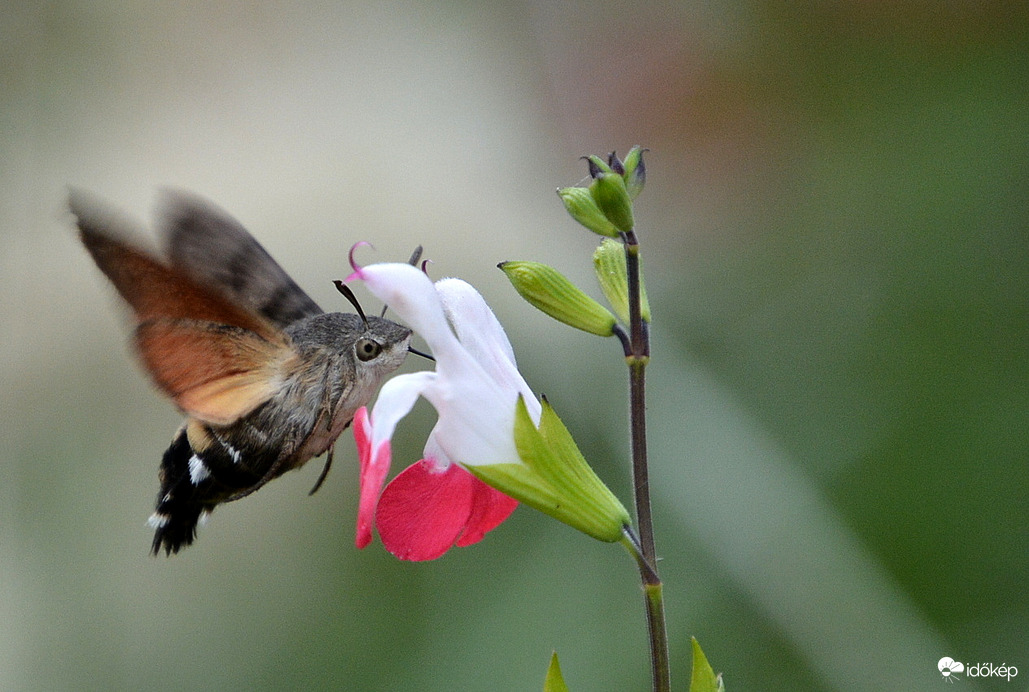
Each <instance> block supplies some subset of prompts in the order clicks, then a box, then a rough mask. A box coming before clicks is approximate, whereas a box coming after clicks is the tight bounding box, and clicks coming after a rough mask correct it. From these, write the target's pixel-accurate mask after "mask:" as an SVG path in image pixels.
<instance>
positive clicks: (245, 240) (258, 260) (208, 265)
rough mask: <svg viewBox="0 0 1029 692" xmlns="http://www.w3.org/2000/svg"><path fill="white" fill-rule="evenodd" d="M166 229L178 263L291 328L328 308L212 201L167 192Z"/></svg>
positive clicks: (163, 225) (163, 207) (163, 211)
mask: <svg viewBox="0 0 1029 692" xmlns="http://www.w3.org/2000/svg"><path fill="white" fill-rule="evenodd" d="M160 227H161V229H162V232H163V233H164V234H165V242H166V243H167V245H168V256H169V258H170V259H171V263H172V266H173V267H175V268H177V269H180V270H182V271H183V272H185V273H187V274H190V275H192V276H194V277H196V278H197V279H198V280H200V281H201V282H203V283H207V284H211V285H213V286H216V287H217V288H218V289H219V290H220V291H222V292H224V293H225V294H226V295H228V296H229V297H230V298H232V299H233V300H234V301H236V302H237V303H239V304H240V305H242V306H244V307H246V308H249V309H250V310H253V311H254V312H256V313H258V314H260V315H263V316H264V317H265V318H267V319H269V320H271V321H272V322H273V323H275V324H277V325H279V326H280V327H286V326H288V325H290V324H292V323H294V322H296V321H297V320H299V319H301V318H304V317H308V316H310V315H318V314H321V312H322V309H321V308H320V307H318V305H317V304H316V303H315V302H314V301H313V300H311V298H310V296H308V295H307V294H306V293H304V291H303V289H301V288H300V287H299V286H297V284H296V282H294V281H293V279H291V278H290V277H289V274H287V273H286V272H285V270H284V269H283V268H282V267H280V266H279V265H278V263H277V262H276V261H275V260H274V259H272V256H271V255H269V254H268V252H267V251H266V250H265V249H264V248H263V247H262V246H261V244H260V243H258V242H257V241H256V240H255V239H254V237H253V236H251V235H250V234H249V233H248V232H247V230H246V229H245V228H243V226H242V225H241V224H240V223H239V222H238V221H236V220H235V219H234V218H232V217H231V216H229V215H228V214H227V213H225V212H224V211H222V210H221V209H219V208H218V207H217V206H215V205H213V204H211V203H210V202H208V201H206V200H204V199H202V198H200V197H197V196H195V195H191V194H187V193H184V192H177V191H165V193H164V199H163V200H162V204H161V214H160Z"/></svg>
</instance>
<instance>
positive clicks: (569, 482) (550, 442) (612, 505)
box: [467, 397, 631, 543]
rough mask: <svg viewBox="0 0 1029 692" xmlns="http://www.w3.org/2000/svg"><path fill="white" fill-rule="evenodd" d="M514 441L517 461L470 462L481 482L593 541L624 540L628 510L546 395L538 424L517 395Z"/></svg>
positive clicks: (470, 469) (470, 468) (472, 471)
mask: <svg viewBox="0 0 1029 692" xmlns="http://www.w3.org/2000/svg"><path fill="white" fill-rule="evenodd" d="M514 436H515V445H516V446H517V448H518V456H519V457H520V458H521V461H522V463H520V464H489V465H485V466H469V467H467V468H468V470H469V471H470V472H471V473H473V474H474V475H475V476H477V477H478V478H479V479H480V480H482V481H483V482H484V483H486V484H488V485H490V486H492V487H494V488H496V489H497V490H499V491H501V492H502V493H504V494H506V495H509V496H511V497H513V498H514V499H516V500H518V501H519V502H522V503H524V504H526V505H529V506H530V507H532V508H534V509H537V510H539V511H540V512H543V513H544V514H548V515H550V516H552V517H554V518H555V519H557V520H558V521H561V522H564V523H565V524H568V525H569V526H571V527H572V528H574V529H578V530H579V531H582V532H583V533H585V534H587V535H588V536H592V537H593V538H596V539H597V540H601V541H607V542H609V543H614V542H617V541H620V540H622V527H623V526H627V525H629V524H630V523H631V520H630V519H629V513H628V512H627V511H626V510H625V507H624V506H622V503H621V502H619V501H618V498H617V497H615V495H614V493H612V492H611V491H610V490H609V489H608V487H607V486H606V485H604V483H603V482H602V481H601V480H600V479H599V478H597V475H596V474H595V473H593V469H591V468H590V467H589V464H587V463H586V460H585V459H584V458H583V456H582V453H581V452H580V451H579V448H578V447H577V446H576V445H575V440H573V439H572V436H571V434H570V433H569V432H568V429H567V428H566V427H565V426H564V424H563V423H562V422H561V419H560V418H558V417H557V414H556V413H554V410H553V408H551V406H550V404H549V403H548V402H547V401H546V400H545V399H544V400H543V412H542V415H541V416H540V424H539V427H538V428H537V427H536V425H535V424H534V423H533V422H532V418H531V417H530V416H529V412H528V410H527V409H526V407H525V401H524V399H522V398H521V397H519V400H518V405H517V408H516V410H515V429H514Z"/></svg>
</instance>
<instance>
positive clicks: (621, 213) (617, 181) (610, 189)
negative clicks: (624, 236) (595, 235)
mask: <svg viewBox="0 0 1029 692" xmlns="http://www.w3.org/2000/svg"><path fill="white" fill-rule="evenodd" d="M588 189H589V191H590V195H591V196H592V197H593V201H594V202H596V203H597V207H599V208H600V211H601V212H602V213H603V214H604V216H605V217H607V220H608V221H610V222H611V223H612V224H613V225H614V227H615V228H617V229H618V230H619V231H624V232H625V233H628V232H629V231H631V230H632V229H633V227H634V226H635V225H636V222H635V220H633V217H632V200H631V199H629V193H628V191H627V190H626V188H625V179H624V178H622V176H620V175H618V174H617V173H613V172H612V173H603V174H601V175H600V177H598V178H595V179H594V180H593V182H592V183H590V186H589V188H588ZM604 235H607V234H604Z"/></svg>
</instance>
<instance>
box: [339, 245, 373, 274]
mask: <svg viewBox="0 0 1029 692" xmlns="http://www.w3.org/2000/svg"><path fill="white" fill-rule="evenodd" d="M363 245H367V246H368V247H370V248H372V249H375V246H374V245H372V244H371V243H369V242H368V241H367V240H361V241H358V242H356V243H354V244H353V245H351V246H350V255H349V257H350V266H351V268H353V270H354V273H353V274H351V275H350V276H348V277H347V278H346V279H345V281H350V279H352V278H353V277H354V276H356V275H358V274H360V272H361V265H360V264H358V263H357V260H355V259H354V250H356V249H357V248H359V247H361V246H363Z"/></svg>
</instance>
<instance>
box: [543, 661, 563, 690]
mask: <svg viewBox="0 0 1029 692" xmlns="http://www.w3.org/2000/svg"><path fill="white" fill-rule="evenodd" d="M543 692H568V685H566V684H565V678H564V676H563V675H561V665H560V664H559V663H558V662H557V652H556V651H555V652H554V653H553V654H552V655H551V656H550V667H549V668H547V679H546V680H544V681H543Z"/></svg>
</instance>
